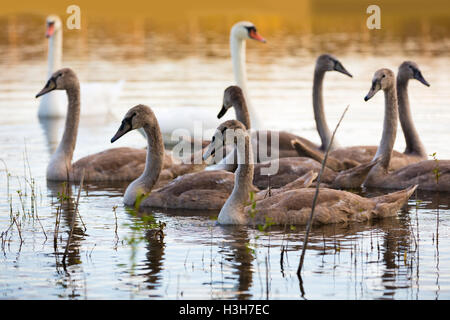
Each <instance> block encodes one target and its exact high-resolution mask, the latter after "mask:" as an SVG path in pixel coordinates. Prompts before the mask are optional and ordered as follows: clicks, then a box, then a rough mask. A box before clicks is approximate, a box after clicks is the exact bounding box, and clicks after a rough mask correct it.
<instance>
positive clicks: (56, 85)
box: [36, 68, 79, 98]
mask: <svg viewBox="0 0 450 320" xmlns="http://www.w3.org/2000/svg"><path fill="white" fill-rule="evenodd" d="M75 86H79V82H78V77H77V75H76V74H75V72H74V71H73V70H72V69H70V68H62V69H59V70H58V71H55V72H54V73H53V74H52V76H51V77H50V79H48V81H47V83H46V84H45V86H44V88H42V90H41V91H39V93H38V94H37V95H36V98H38V97H40V96H42V95H44V94H46V93H49V92H50V91H53V90H66V89H68V88H71V87H75Z"/></svg>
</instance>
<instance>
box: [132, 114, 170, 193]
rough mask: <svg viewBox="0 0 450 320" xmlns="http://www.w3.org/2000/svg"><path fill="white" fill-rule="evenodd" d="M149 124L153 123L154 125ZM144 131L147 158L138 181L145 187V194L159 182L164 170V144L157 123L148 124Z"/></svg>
mask: <svg viewBox="0 0 450 320" xmlns="http://www.w3.org/2000/svg"><path fill="white" fill-rule="evenodd" d="M155 120H156V118H155ZM149 123H152V125H150V124H149ZM143 129H144V131H145V134H146V135H147V144H148V147H147V158H146V162H145V169H144V172H143V173H142V175H141V176H140V177H139V178H138V180H140V181H141V183H142V185H143V186H144V188H145V192H150V191H151V190H152V189H153V187H154V186H155V184H156V182H157V181H158V178H159V175H160V173H161V171H162V168H163V163H164V142H163V137H162V134H161V130H160V129H159V125H158V122H157V121H152V122H148V123H147V124H146V125H145V126H144V127H143Z"/></svg>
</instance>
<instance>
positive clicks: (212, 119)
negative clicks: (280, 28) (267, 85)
mask: <svg viewBox="0 0 450 320" xmlns="http://www.w3.org/2000/svg"><path fill="white" fill-rule="evenodd" d="M248 39H253V40H257V41H260V42H266V40H265V39H264V38H263V37H261V35H259V34H258V32H257V30H256V27H255V25H254V24H253V23H251V22H247V21H241V22H237V23H236V24H234V25H233V27H232V28H231V31H230V53H231V61H232V65H233V75H234V81H235V83H236V84H237V85H238V86H240V87H241V88H242V90H243V91H244V94H245V97H246V101H247V106H248V108H249V110H250V116H251V121H252V126H253V128H259V127H261V125H262V124H261V121H260V120H259V118H258V115H257V113H256V112H254V110H253V109H252V107H251V103H250V100H249V96H248V92H247V72H246V63H245V48H246V40H248ZM230 82H231V79H230ZM153 110H154V112H155V114H156V116H157V117H158V122H159V125H160V128H161V132H162V134H163V136H164V137H170V135H172V133H173V132H174V130H177V129H184V130H186V131H187V132H189V133H190V134H193V133H194V129H195V126H197V128H198V127H200V125H201V128H203V131H204V132H205V134H208V137H209V133H210V132H213V130H214V129H216V128H217V126H218V125H219V124H220V121H219V120H218V119H217V118H216V110H215V109H214V108H209V107H205V108H200V107H193V108H189V107H179V108H178V107H176V108H157V107H156V108H155V107H154V108H153ZM174 114H180V115H182V116H180V117H174ZM206 130H210V132H206Z"/></svg>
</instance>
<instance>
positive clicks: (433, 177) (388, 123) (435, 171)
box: [363, 69, 450, 191]
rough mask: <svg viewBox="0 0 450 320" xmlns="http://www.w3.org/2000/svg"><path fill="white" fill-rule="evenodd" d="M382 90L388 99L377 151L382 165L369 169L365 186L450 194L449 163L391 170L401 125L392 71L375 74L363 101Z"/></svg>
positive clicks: (420, 164) (419, 164)
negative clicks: (398, 127)
mask: <svg viewBox="0 0 450 320" xmlns="http://www.w3.org/2000/svg"><path fill="white" fill-rule="evenodd" d="M380 90H383V92H384V99H385V105H384V123H383V134H382V137H381V141H380V145H379V147H378V151H377V155H378V157H379V158H380V162H379V163H378V164H377V165H375V166H374V167H373V168H372V169H371V170H370V172H369V174H368V175H367V178H366V180H365V181H364V184H363V185H364V186H366V187H377V188H385V189H401V188H404V187H405V186H408V185H410V184H411V183H414V184H418V189H421V190H432V191H450V160H437V161H435V160H425V161H420V162H416V163H413V164H410V165H407V166H404V167H402V168H400V169H398V170H395V171H390V170H389V168H390V166H389V164H390V162H391V159H392V149H393V147H394V142H395V137H396V134H397V125H398V118H397V117H398V103H397V92H396V91H397V90H396V83H395V76H394V73H393V72H392V71H391V70H389V69H380V70H378V71H376V72H375V74H374V76H373V79H372V86H371V88H370V91H369V93H368V94H367V95H366V97H365V98H364V100H365V101H368V100H369V99H370V98H372V97H373V96H374V95H375V94H376V93H377V92H378V91H380Z"/></svg>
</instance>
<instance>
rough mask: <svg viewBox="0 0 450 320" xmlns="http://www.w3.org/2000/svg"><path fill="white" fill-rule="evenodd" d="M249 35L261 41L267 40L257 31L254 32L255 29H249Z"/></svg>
mask: <svg viewBox="0 0 450 320" xmlns="http://www.w3.org/2000/svg"><path fill="white" fill-rule="evenodd" d="M249 37H250V38H252V39H253V40H257V41H259V42H262V43H266V42H267V41H266V39H264V38H263V37H262V36H261V35H260V34H259V33H258V32H256V30H251V31H250V33H249Z"/></svg>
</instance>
